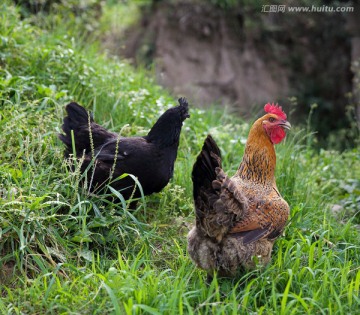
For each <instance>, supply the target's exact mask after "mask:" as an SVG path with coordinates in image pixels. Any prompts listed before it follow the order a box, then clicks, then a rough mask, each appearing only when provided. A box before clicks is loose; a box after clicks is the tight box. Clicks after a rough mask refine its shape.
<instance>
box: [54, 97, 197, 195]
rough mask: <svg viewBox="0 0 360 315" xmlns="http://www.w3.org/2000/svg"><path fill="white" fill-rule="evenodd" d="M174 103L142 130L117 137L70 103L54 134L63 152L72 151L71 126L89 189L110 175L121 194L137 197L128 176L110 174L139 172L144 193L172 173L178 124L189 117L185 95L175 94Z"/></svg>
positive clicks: (162, 184) (163, 182)
mask: <svg viewBox="0 0 360 315" xmlns="http://www.w3.org/2000/svg"><path fill="white" fill-rule="evenodd" d="M179 104H180V105H179V106H176V107H173V108H170V109H168V110H167V111H166V112H165V113H164V114H163V115H161V116H160V118H159V119H158V121H157V122H156V123H155V125H154V126H153V127H152V128H151V130H150V132H149V133H148V134H147V135H146V136H144V137H121V136H119V135H118V134H116V133H113V132H109V131H107V130H106V129H105V128H103V127H101V126H100V125H98V124H96V123H95V122H94V120H93V117H92V115H91V114H90V115H89V113H88V112H87V111H86V110H85V109H84V108H83V107H82V106H80V105H78V104H77V103H70V104H68V105H67V106H66V111H67V114H68V116H67V117H65V118H64V123H63V125H62V130H63V131H64V134H60V135H59V138H60V140H61V141H62V142H63V143H64V144H65V146H66V148H65V157H69V156H70V155H71V154H72V153H73V149H72V147H73V143H72V140H71V139H72V137H71V131H73V133H74V140H75V141H74V142H75V143H74V147H75V151H76V156H77V158H79V159H80V158H82V157H84V161H83V163H82V166H81V171H82V172H87V179H88V182H89V183H90V190H91V191H97V190H98V189H101V188H103V187H104V186H105V184H107V183H109V179H112V180H113V181H112V182H111V186H112V187H113V188H115V189H116V190H118V191H120V193H121V194H122V195H123V197H124V198H125V199H129V198H130V197H131V196H132V197H133V198H137V197H140V195H141V193H140V190H139V189H138V188H136V189H135V191H134V186H135V182H134V180H133V179H132V178H131V177H130V176H126V177H124V178H121V179H118V180H114V179H117V178H118V177H119V176H120V175H122V174H124V173H127V174H132V175H134V176H136V177H137V178H138V180H139V182H140V184H141V187H142V189H143V192H144V195H150V194H152V193H154V192H159V191H160V190H161V189H163V188H164V187H165V186H166V185H167V183H168V182H169V180H170V179H171V177H172V175H173V172H174V163H175V160H176V155H177V150H178V146H179V137H180V132H181V128H182V124H183V121H184V120H185V119H186V118H188V117H190V116H189V113H188V103H187V101H186V99H185V98H180V99H179ZM89 127H90V128H89ZM89 130H90V132H89ZM92 161H94V162H93V164H92V165H91V163H92Z"/></svg>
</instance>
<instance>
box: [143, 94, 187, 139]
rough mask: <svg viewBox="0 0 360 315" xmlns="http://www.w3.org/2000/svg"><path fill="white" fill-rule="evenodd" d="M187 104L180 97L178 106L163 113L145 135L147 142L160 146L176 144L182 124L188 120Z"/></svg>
mask: <svg viewBox="0 0 360 315" xmlns="http://www.w3.org/2000/svg"><path fill="white" fill-rule="evenodd" d="M189 117H190V115H189V104H188V102H187V100H186V99H185V98H184V97H182V98H179V105H178V106H176V107H172V108H169V109H168V110H167V111H166V112H165V113H163V114H162V115H161V116H160V117H159V119H158V121H157V122H156V123H155V125H154V126H153V127H152V128H151V130H150V132H149V133H148V135H147V139H148V141H149V142H154V143H157V144H159V145H160V146H171V145H173V144H175V143H178V141H179V137H180V131H181V127H182V123H183V121H184V120H185V119H186V118H189Z"/></svg>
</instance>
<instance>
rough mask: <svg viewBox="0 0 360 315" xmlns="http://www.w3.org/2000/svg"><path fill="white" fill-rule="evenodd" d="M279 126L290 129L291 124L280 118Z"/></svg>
mask: <svg viewBox="0 0 360 315" xmlns="http://www.w3.org/2000/svg"><path fill="white" fill-rule="evenodd" d="M279 126H281V127H283V128H284V129H287V130H290V129H291V124H290V123H289V122H288V121H287V120H282V121H281V122H280V124H279Z"/></svg>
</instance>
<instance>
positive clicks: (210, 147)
mask: <svg viewBox="0 0 360 315" xmlns="http://www.w3.org/2000/svg"><path fill="white" fill-rule="evenodd" d="M217 168H221V153H220V149H219V147H218V146H217V144H216V142H215V141H214V139H213V138H212V137H211V135H208V136H207V137H206V139H205V141H204V145H203V147H202V149H201V152H200V153H199V155H198V157H197V159H196V162H195V164H194V166H193V171H192V181H193V188H194V189H193V194H194V200H197V197H198V195H199V192H200V190H201V189H204V188H205V189H212V182H213V181H214V180H216V178H217V174H216V169H217Z"/></svg>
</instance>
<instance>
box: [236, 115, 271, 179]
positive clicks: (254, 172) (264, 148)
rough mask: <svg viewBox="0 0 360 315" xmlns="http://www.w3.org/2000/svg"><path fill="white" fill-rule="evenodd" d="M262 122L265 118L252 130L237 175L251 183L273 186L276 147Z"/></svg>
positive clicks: (255, 124)
mask: <svg viewBox="0 0 360 315" xmlns="http://www.w3.org/2000/svg"><path fill="white" fill-rule="evenodd" d="M262 120H263V118H260V119H258V120H257V121H256V122H255V123H254V125H253V126H252V127H251V129H250V132H249V136H248V140H247V144H246V147H245V152H244V156H243V160H242V162H241V164H240V166H239V169H238V171H237V175H238V176H240V177H241V178H243V179H246V180H249V181H253V182H257V183H261V184H269V185H272V183H273V181H274V174H275V166H276V154H275V148H274V145H273V144H272V143H271V141H270V138H269V136H268V135H267V134H266V132H265V129H264V128H263V126H262Z"/></svg>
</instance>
